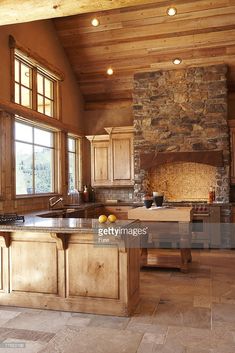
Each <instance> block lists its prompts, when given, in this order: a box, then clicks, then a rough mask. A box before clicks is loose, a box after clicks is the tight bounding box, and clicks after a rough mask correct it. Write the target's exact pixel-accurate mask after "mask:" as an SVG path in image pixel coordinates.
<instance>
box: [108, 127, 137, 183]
mask: <svg viewBox="0 0 235 353" xmlns="http://www.w3.org/2000/svg"><path fill="white" fill-rule="evenodd" d="M111 152H112V158H111V167H112V171H111V175H112V183H113V184H114V185H116V184H117V185H130V184H132V182H133V179H134V176H133V173H134V172H133V169H134V168H133V134H120V135H115V134H114V135H112V138H111Z"/></svg>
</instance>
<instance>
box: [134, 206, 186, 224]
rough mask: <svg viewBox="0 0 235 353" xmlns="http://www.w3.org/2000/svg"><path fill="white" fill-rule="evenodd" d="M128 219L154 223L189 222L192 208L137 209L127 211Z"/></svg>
mask: <svg viewBox="0 0 235 353" xmlns="http://www.w3.org/2000/svg"><path fill="white" fill-rule="evenodd" d="M128 219H139V220H140V221H155V222H190V221H191V219H192V207H169V206H163V207H155V206H153V207H151V208H146V207H145V206H143V207H137V208H133V209H130V210H129V211H128Z"/></svg>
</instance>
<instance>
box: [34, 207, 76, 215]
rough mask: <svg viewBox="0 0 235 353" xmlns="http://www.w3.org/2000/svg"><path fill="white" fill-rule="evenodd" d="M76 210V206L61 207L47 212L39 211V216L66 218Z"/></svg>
mask: <svg viewBox="0 0 235 353" xmlns="http://www.w3.org/2000/svg"><path fill="white" fill-rule="evenodd" d="M74 211H75V209H74V208H67V207H61V208H57V209H55V210H50V211H47V212H45V213H39V214H38V215H37V216H38V217H43V218H59V217H62V218H66V217H67V216H69V214H70V213H71V212H74Z"/></svg>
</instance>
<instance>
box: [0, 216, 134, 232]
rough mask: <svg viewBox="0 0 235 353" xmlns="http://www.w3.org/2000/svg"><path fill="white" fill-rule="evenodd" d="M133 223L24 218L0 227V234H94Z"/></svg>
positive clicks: (84, 219)
mask: <svg viewBox="0 0 235 353" xmlns="http://www.w3.org/2000/svg"><path fill="white" fill-rule="evenodd" d="M134 222H135V221H133V220H117V221H116V222H115V223H111V222H108V221H107V222H105V223H99V221H98V219H91V218H41V217H38V216H27V215H26V216H25V222H23V221H16V222H12V223H5V224H1V225H0V232H6V231H8V232H9V231H24V232H27V231H34V232H46V233H48V232H55V233H56V232H60V233H84V231H85V232H87V233H96V232H97V230H98V229H100V228H103V229H104V228H107V227H114V228H120V227H121V228H122V227H129V226H130V225H131V224H133V223H134Z"/></svg>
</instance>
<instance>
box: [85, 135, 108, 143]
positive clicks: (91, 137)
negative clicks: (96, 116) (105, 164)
mask: <svg viewBox="0 0 235 353" xmlns="http://www.w3.org/2000/svg"><path fill="white" fill-rule="evenodd" d="M86 138H87V139H88V140H89V141H90V142H93V141H109V135H89V136H86Z"/></svg>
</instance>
